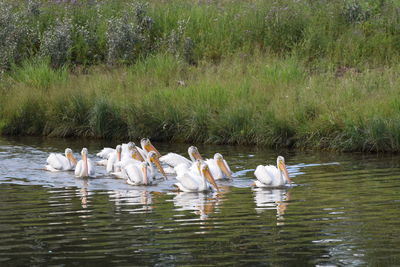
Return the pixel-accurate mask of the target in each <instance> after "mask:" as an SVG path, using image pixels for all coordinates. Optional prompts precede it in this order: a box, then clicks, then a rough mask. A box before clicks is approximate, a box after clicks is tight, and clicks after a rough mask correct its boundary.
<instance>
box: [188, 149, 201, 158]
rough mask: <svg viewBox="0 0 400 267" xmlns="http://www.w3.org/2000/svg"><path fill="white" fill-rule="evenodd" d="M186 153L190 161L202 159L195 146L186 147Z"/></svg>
mask: <svg viewBox="0 0 400 267" xmlns="http://www.w3.org/2000/svg"><path fill="white" fill-rule="evenodd" d="M188 154H189V157H190V159H191V160H192V161H196V160H203V157H202V156H201V155H200V153H199V150H198V149H197V147H195V146H190V147H189V148H188Z"/></svg>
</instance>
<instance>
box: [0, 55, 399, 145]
mask: <svg viewBox="0 0 400 267" xmlns="http://www.w3.org/2000/svg"><path fill="white" fill-rule="evenodd" d="M37 70H38V73H39V75H40V72H41V68H40V67H38V68H37ZM399 70H400V65H393V66H391V67H385V68H379V69H367V70H363V71H360V70H357V69H351V68H349V69H345V70H343V71H342V73H340V75H338V73H337V71H336V70H332V71H326V72H324V73H312V72H311V70H310V69H309V68H308V63H307V62H304V61H302V60H300V59H299V58H297V57H296V56H291V57H286V58H283V59H282V58H276V57H267V56H265V55H263V54H257V55H254V56H252V57H246V58H243V57H242V56H241V54H240V53H239V54H238V55H233V56H232V57H230V58H229V59H225V60H222V61H221V62H220V63H219V64H217V65H216V64H214V63H207V62H204V63H201V64H199V65H198V66H191V65H188V64H187V63H185V62H183V61H182V60H180V59H177V58H175V57H174V56H172V55H168V54H158V55H153V56H150V57H148V58H147V59H144V60H142V61H140V62H138V63H137V64H135V65H132V66H129V67H120V68H117V69H108V68H99V67H98V68H92V69H89V74H87V75H74V74H68V73H67V74H63V73H64V72H63V71H62V70H59V71H58V72H57V73H58V74H55V73H52V72H53V70H52V69H49V70H48V72H49V76H51V77H52V78H51V79H50V81H51V82H50V83H47V84H46V86H47V87H46V90H43V88H42V87H41V86H31V85H30V84H29V83H26V78H25V77H26V75H24V73H22V72H23V69H20V68H17V69H13V70H12V71H11V72H10V73H9V74H8V76H7V77H6V81H4V82H3V83H4V84H5V83H7V84H8V85H9V86H10V87H9V88H8V91H7V93H6V94H5V95H4V96H5V97H3V98H2V100H1V106H2V108H1V111H0V118H1V123H0V125H1V128H0V131H1V133H2V134H33V135H49V136H87V137H94V138H114V139H121V138H134V139H136V138H140V137H143V136H147V137H150V138H151V139H152V140H159V141H176V142H191V143H198V142H204V143H229V144H256V145H263V146H269V147H296V148H302V149H309V148H313V149H329V150H342V151H400V134H399V133H400V123H399V121H400V95H399V93H398V88H399V85H400V78H399V76H398V72H399ZM26 71H27V72H28V73H29V72H30V71H31V69H30V68H26ZM29 76H32V75H29ZM33 77H35V76H34V75H33ZM46 79H48V78H46Z"/></svg>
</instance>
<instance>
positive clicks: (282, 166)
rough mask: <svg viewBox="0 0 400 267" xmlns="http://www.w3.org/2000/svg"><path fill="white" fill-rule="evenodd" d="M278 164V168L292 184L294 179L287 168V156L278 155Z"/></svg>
mask: <svg viewBox="0 0 400 267" xmlns="http://www.w3.org/2000/svg"><path fill="white" fill-rule="evenodd" d="M276 165H277V167H278V170H280V171H281V172H283V175H284V177H285V179H286V181H287V182H288V183H289V184H290V183H292V180H291V179H290V177H289V172H288V170H287V168H286V164H285V158H284V157H282V156H278V158H277V159H276Z"/></svg>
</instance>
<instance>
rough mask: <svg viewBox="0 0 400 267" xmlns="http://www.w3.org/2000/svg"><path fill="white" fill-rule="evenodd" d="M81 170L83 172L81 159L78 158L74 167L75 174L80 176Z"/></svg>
mask: <svg viewBox="0 0 400 267" xmlns="http://www.w3.org/2000/svg"><path fill="white" fill-rule="evenodd" d="M82 172H83V161H82V160H80V161H78V163H77V164H76V167H75V176H77V177H81V176H82Z"/></svg>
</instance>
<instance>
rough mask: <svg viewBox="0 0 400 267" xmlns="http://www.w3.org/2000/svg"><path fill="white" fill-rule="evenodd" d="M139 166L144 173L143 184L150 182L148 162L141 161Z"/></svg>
mask: <svg viewBox="0 0 400 267" xmlns="http://www.w3.org/2000/svg"><path fill="white" fill-rule="evenodd" d="M139 168H140V170H141V171H142V173H143V184H144V185H147V184H149V180H148V177H147V163H146V162H142V163H140V165H139Z"/></svg>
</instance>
